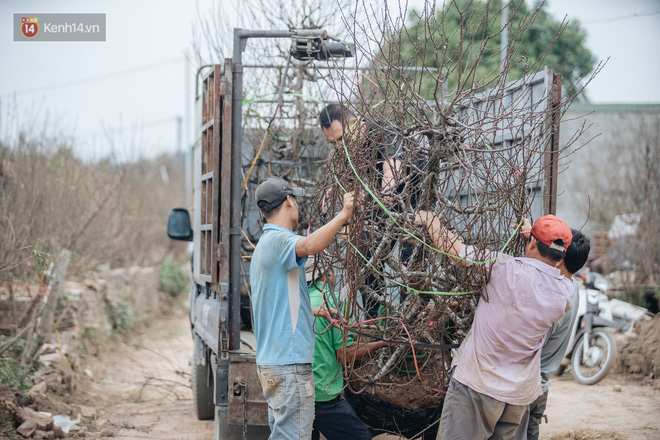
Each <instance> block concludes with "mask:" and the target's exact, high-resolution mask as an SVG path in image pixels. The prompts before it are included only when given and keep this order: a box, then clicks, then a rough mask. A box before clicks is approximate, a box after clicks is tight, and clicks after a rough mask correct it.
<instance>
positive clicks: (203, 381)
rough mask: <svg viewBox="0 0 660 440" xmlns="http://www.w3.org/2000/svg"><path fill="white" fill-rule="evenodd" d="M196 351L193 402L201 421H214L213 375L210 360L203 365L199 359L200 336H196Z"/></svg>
mask: <svg viewBox="0 0 660 440" xmlns="http://www.w3.org/2000/svg"><path fill="white" fill-rule="evenodd" d="M193 338H194V350H193V355H192V359H191V360H190V382H191V386H192V391H193V402H194V404H195V412H196V413H197V418H198V419H199V420H213V417H214V415H215V403H213V374H211V366H210V365H209V361H208V359H207V360H206V362H204V365H202V359H199V356H200V354H201V353H204V351H203V350H202V341H201V339H200V338H199V336H197V335H194V336H193Z"/></svg>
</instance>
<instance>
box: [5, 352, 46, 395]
mask: <svg viewBox="0 0 660 440" xmlns="http://www.w3.org/2000/svg"><path fill="white" fill-rule="evenodd" d="M36 371H37V367H34V366H23V365H21V363H20V362H19V361H17V360H15V359H12V358H2V359H0V382H2V384H3V385H7V386H9V387H13V388H16V389H18V390H19V391H21V392H25V391H27V390H29V389H30V387H32V385H34V382H33V381H32V376H33V375H34V373H35V372H36Z"/></svg>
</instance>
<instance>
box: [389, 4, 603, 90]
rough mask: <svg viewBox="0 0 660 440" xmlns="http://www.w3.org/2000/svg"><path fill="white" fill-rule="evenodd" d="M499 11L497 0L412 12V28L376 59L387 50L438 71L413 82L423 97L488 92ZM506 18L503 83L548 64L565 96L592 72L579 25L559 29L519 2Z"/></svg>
mask: <svg viewBox="0 0 660 440" xmlns="http://www.w3.org/2000/svg"><path fill="white" fill-rule="evenodd" d="M501 8H502V1H501V0H492V1H479V0H476V1H475V0H453V1H450V2H447V3H446V4H444V9H440V8H439V9H438V11H437V12H436V15H435V18H420V16H419V14H417V13H415V12H413V13H412V14H411V15H410V20H411V21H412V25H411V26H409V27H408V29H407V30H405V31H402V32H400V33H399V34H398V35H396V37H395V38H394V39H392V41H394V40H398V41H396V43H392V46H388V47H387V48H386V49H385V50H384V52H387V51H389V52H390V54H389V55H387V54H383V53H381V56H383V57H384V58H386V59H387V58H390V57H391V55H392V53H393V52H392V50H399V51H400V60H401V61H402V62H403V63H406V62H407V63H409V64H410V65H413V66H426V67H434V68H438V69H439V70H440V72H438V73H436V74H433V75H432V74H429V73H424V74H423V75H422V78H419V79H418V81H420V83H421V84H420V85H421V87H420V94H421V95H422V96H425V97H426V98H432V97H434V96H437V94H438V92H441V93H443V94H444V95H450V94H451V93H452V92H453V91H455V90H457V89H458V90H459V91H460V90H464V89H470V88H471V87H473V86H475V85H476V87H477V88H484V87H491V86H492V85H493V84H494V83H495V81H498V80H499V75H500V52H501V43H502V34H501V32H500V30H501V28H502V12H501ZM509 17H510V26H509V46H508V56H509V69H508V72H507V80H508V81H513V80H516V79H518V78H520V77H521V76H523V75H525V74H529V73H535V72H536V71H539V70H541V69H542V68H543V67H544V66H545V65H547V66H550V67H552V68H553V69H554V70H555V71H556V72H559V73H561V74H562V80H563V84H564V85H565V86H567V87H568V89H569V93H570V92H573V91H574V90H575V87H576V86H577V85H578V84H579V82H580V80H581V79H582V77H583V76H585V75H586V74H588V73H590V72H591V71H592V70H593V68H594V64H595V58H594V56H593V54H592V53H591V52H590V51H589V49H587V47H586V46H585V41H586V32H585V31H584V30H583V29H582V28H581V27H580V23H579V22H578V21H571V23H569V24H568V25H566V24H564V25H562V23H561V22H560V21H557V20H555V19H554V18H553V17H552V16H551V15H550V14H549V13H548V12H547V11H546V9H545V5H541V6H537V7H535V8H534V9H533V10H529V9H528V8H527V4H526V2H525V1H524V0H512V1H510V2H509ZM393 46H394V47H393ZM436 77H438V78H439V79H440V80H441V81H444V84H443V85H442V87H444V90H438V89H437V88H438V81H436Z"/></svg>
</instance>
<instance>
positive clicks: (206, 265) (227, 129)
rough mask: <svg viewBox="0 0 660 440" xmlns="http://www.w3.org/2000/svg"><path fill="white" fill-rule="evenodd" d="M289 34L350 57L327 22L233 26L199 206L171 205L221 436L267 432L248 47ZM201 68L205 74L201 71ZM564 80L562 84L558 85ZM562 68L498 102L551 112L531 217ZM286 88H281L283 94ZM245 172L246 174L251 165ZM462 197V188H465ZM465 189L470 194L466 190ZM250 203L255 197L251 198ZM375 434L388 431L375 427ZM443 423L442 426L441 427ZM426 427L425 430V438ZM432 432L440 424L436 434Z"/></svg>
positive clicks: (197, 154)
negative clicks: (252, 292)
mask: <svg viewBox="0 0 660 440" xmlns="http://www.w3.org/2000/svg"><path fill="white" fill-rule="evenodd" d="M252 38H288V39H291V43H292V44H291V49H290V57H293V58H295V59H299V60H300V59H302V60H310V59H312V60H326V59H328V58H332V57H349V56H352V53H353V50H354V48H353V47H351V45H348V44H345V43H342V42H340V41H336V40H334V39H329V38H328V35H327V32H325V31H323V30H284V31H249V30H243V29H235V30H234V49H233V57H232V58H231V59H225V62H224V63H223V64H216V65H212V66H207V67H205V68H200V71H199V72H198V77H199V78H200V79H201V83H200V84H201V86H200V87H197V88H196V89H197V90H196V119H197V120H196V130H198V131H197V139H196V141H195V143H194V146H193V160H192V169H193V171H192V175H193V209H192V221H191V216H190V213H189V211H188V210H187V209H184V208H174V209H172V210H171V211H170V213H169V218H168V227H167V229H168V236H169V237H170V238H172V239H174V240H183V241H190V242H192V243H193V246H192V247H193V252H192V263H191V273H192V277H191V278H192V282H191V289H190V324H191V333H192V338H193V345H194V349H193V354H192V357H191V360H190V367H191V376H190V377H191V386H192V391H193V396H194V406H195V410H196V414H197V417H198V418H199V419H200V420H211V419H213V420H214V438H215V439H217V440H220V439H222V440H237V439H246V438H249V439H262V438H264V439H265V438H267V437H268V435H269V433H270V430H269V428H268V406H267V403H266V402H265V400H264V397H263V394H262V389H261V384H260V381H259V378H258V374H257V366H256V357H255V349H256V341H255V337H254V334H253V333H252V332H251V331H250V330H249V329H248V327H249V326H244V328H243V330H241V316H242V317H243V322H244V323H248V324H249V321H250V309H249V301H248V302H247V303H246V298H248V296H247V295H245V294H244V295H241V293H242V292H243V293H245V292H246V291H247V290H248V289H249V286H248V285H247V278H248V272H247V268H248V266H249V251H246V249H249V247H250V246H249V245H247V244H249V243H246V242H249V239H248V237H247V236H246V235H245V234H244V231H243V229H242V227H243V225H244V223H245V222H249V223H251V224H252V225H253V226H254V225H255V224H258V221H259V214H258V210H257V209H256V206H251V207H248V208H246V199H245V197H246V193H245V183H246V182H247V179H246V178H245V174H246V173H248V169H249V167H250V164H251V162H253V159H254V158H245V157H243V156H244V155H245V151H244V140H243V129H242V118H243V98H244V96H243V69H244V65H243V63H242V52H243V51H244V50H245V49H246V43H247V41H248V39H252ZM203 69H205V70H204V71H205V74H204V75H201V73H202V72H203ZM558 81H559V84H558ZM560 90H561V85H560V76H559V75H556V74H554V73H553V71H552V69H548V68H546V69H545V70H544V71H542V72H539V73H537V74H536V75H532V76H531V77H529V78H525V79H523V80H522V81H517V82H516V83H515V85H512V86H511V87H509V88H507V89H506V93H505V94H504V96H500V97H499V98H496V99H500V100H510V101H513V100H516V99H520V97H521V96H524V95H525V94H529V95H530V96H533V97H535V98H533V100H532V104H533V105H534V106H536V105H538V103H539V102H542V101H543V106H544V108H543V112H542V113H543V115H544V117H545V118H546V119H547V124H544V127H543V129H544V130H550V131H551V132H552V134H551V136H549V139H550V141H549V142H548V143H547V148H546V151H545V153H544V155H545V156H544V158H543V160H542V168H543V170H542V175H540V177H539V179H538V180H537V182H535V183H533V184H531V185H530V186H529V188H528V190H529V192H530V194H536V195H538V197H535V198H534V202H533V204H532V215H534V216H540V215H544V214H546V213H553V212H554V210H555V205H556V203H555V200H556V195H555V194H556V179H557V165H556V162H557V157H556V156H557V151H558V137H559V133H558V121H559V102H560ZM280 96H281V93H280ZM488 99H490V98H489V97H488V92H485V93H484V94H482V95H480V96H476V97H473V99H472V100H471V101H470V103H469V104H468V103H466V105H465V106H464V108H462V109H461V112H462V113H463V114H462V117H463V118H464V120H466V121H468V120H470V118H473V119H478V118H483V114H480V113H479V112H482V113H483V112H484V111H488V110H487V108H488V107H486V106H485V105H484V106H481V104H480V103H482V104H483V103H485V102H486V101H487V100H488ZM517 135H519V133H518V134H513V133H508V134H507V133H506V132H505V131H503V132H502V134H501V135H500V136H499V138H498V139H495V141H494V143H493V146H494V148H499V147H501V146H504V145H506V144H507V143H509V142H511V139H512V136H517ZM248 174H249V173H248ZM461 197H463V196H461ZM465 197H470V196H469V195H465ZM247 205H255V204H254V203H252V201H247ZM367 423H368V424H370V426H371V428H373V429H374V430H375V431H376V432H377V431H378V430H379V429H381V430H388V427H386V426H374V423H375V422H373V421H372V422H370V421H369V420H367ZM436 429H437V428H436ZM428 435H429V432H427V436H428ZM432 435H433V436H435V431H433V432H432Z"/></svg>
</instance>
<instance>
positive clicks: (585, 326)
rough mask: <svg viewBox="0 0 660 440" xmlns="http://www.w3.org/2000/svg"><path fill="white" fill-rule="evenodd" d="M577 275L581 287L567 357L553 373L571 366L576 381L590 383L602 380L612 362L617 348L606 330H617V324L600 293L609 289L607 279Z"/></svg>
mask: <svg viewBox="0 0 660 440" xmlns="http://www.w3.org/2000/svg"><path fill="white" fill-rule="evenodd" d="M576 275H577V276H580V277H581V278H582V279H583V280H584V288H581V289H580V292H579V293H580V295H579V297H580V302H579V304H578V305H577V307H578V312H577V319H576V320H575V322H574V323H573V328H572V329H571V336H570V339H569V342H568V349H567V350H566V357H565V358H564V361H563V362H562V366H561V367H560V368H559V370H558V371H557V373H556V374H557V375H561V374H562V373H563V372H564V370H565V368H566V367H567V366H568V365H571V368H572V370H573V377H574V378H575V380H576V381H578V382H579V383H581V384H584V385H593V384H595V383H598V382H600V381H601V380H603V378H604V377H605V376H606V375H607V372H608V371H609V370H610V369H611V368H612V366H613V365H614V362H615V360H616V354H617V348H616V341H615V339H614V336H613V335H612V333H611V331H610V330H609V329H610V328H612V329H618V325H617V324H615V323H614V322H613V317H612V310H611V307H610V305H609V298H608V297H607V295H605V294H604V293H603V292H606V291H608V290H610V283H609V282H608V281H607V279H606V278H605V277H603V276H602V275H600V274H598V273H595V272H589V273H587V274H584V273H583V274H580V273H578V274H576Z"/></svg>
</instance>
